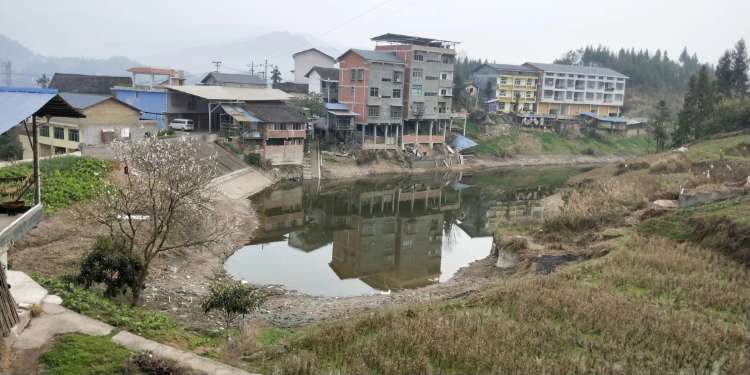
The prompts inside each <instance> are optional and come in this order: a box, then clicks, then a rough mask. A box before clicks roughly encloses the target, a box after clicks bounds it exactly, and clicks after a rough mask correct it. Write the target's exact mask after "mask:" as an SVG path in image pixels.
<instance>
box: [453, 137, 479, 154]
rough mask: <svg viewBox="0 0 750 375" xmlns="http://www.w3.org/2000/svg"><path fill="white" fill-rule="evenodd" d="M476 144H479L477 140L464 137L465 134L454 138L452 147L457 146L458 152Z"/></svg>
mask: <svg viewBox="0 0 750 375" xmlns="http://www.w3.org/2000/svg"><path fill="white" fill-rule="evenodd" d="M475 146H477V143H476V142H474V141H472V140H471V139H469V138H466V137H464V136H463V135H457V136H456V138H453V142H451V147H453V148H455V149H456V151H458V152H461V151H463V150H468V149H470V148H472V147H475Z"/></svg>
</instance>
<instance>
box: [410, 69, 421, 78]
mask: <svg viewBox="0 0 750 375" xmlns="http://www.w3.org/2000/svg"><path fill="white" fill-rule="evenodd" d="M423 74H424V70H423V69H413V70H412V71H411V78H414V80H415V81H421V80H422V76H423Z"/></svg>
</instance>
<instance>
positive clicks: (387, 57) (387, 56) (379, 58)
mask: <svg viewBox="0 0 750 375" xmlns="http://www.w3.org/2000/svg"><path fill="white" fill-rule="evenodd" d="M349 52H351V53H356V54H357V55H359V57H361V58H363V59H365V60H367V61H372V62H383V63H388V64H405V62H404V60H401V58H399V57H398V56H396V54H395V53H391V52H380V51H370V50H366V49H354V48H352V49H350V50H348V51H346V52H344V54H343V55H341V57H339V60H341V58H342V57H344V56H345V55H346V54H347V53H349Z"/></svg>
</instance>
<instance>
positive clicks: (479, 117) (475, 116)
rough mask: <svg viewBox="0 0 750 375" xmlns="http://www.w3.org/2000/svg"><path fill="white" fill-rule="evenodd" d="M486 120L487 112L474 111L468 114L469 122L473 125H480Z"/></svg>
mask: <svg viewBox="0 0 750 375" xmlns="http://www.w3.org/2000/svg"><path fill="white" fill-rule="evenodd" d="M486 119H487V112H485V111H481V110H476V111H472V112H471V113H469V121H471V122H474V123H482V122H483V121H484V120H486Z"/></svg>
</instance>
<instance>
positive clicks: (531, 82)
mask: <svg viewBox="0 0 750 375" xmlns="http://www.w3.org/2000/svg"><path fill="white" fill-rule="evenodd" d="M528 85H529V86H536V80H535V79H530V80H528Z"/></svg>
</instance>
